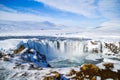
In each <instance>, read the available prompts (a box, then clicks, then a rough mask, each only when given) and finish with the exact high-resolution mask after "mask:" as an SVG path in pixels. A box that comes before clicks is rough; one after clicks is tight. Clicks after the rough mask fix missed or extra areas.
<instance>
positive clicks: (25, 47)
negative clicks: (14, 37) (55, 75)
mask: <svg viewBox="0 0 120 80" xmlns="http://www.w3.org/2000/svg"><path fill="white" fill-rule="evenodd" d="M40 49H41V44H39V43H37V42H34V41H31V40H28V41H27V42H25V43H24V42H22V43H21V42H20V43H19V44H18V48H17V49H15V50H14V54H15V55H19V56H20V59H21V60H22V62H26V63H32V64H33V67H35V68H38V67H51V66H50V65H49V64H48V63H47V59H46V56H45V55H44V53H42V52H41V50H40Z"/></svg>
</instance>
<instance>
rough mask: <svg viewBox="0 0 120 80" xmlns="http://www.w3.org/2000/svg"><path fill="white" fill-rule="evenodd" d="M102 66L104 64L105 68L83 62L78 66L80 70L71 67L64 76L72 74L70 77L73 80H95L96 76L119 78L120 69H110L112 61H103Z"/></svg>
mask: <svg viewBox="0 0 120 80" xmlns="http://www.w3.org/2000/svg"><path fill="white" fill-rule="evenodd" d="M103 66H105V69H100V68H99V67H97V66H95V65H93V64H83V65H82V66H81V67H80V71H75V70H74V69H72V70H70V72H69V73H68V74H67V75H66V76H72V77H71V78H70V79H73V80H86V79H89V80H97V79H96V77H100V78H101V80H106V79H110V78H111V79H113V80H120V77H119V75H120V70H118V71H113V70H112V69H111V68H114V64H113V63H105V64H103Z"/></svg>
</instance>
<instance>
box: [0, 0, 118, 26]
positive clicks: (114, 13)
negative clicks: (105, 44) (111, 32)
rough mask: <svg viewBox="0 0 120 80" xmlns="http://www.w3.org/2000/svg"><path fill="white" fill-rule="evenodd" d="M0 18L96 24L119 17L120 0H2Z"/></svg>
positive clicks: (75, 24) (80, 24)
mask: <svg viewBox="0 0 120 80" xmlns="http://www.w3.org/2000/svg"><path fill="white" fill-rule="evenodd" d="M0 20H7V21H37V22H42V21H49V22H52V23H55V24H61V25H66V26H72V27H85V28H86V27H90V28H91V27H97V26H100V25H101V24H103V23H105V22H111V21H113V22H115V21H117V22H119V21H120V0H0Z"/></svg>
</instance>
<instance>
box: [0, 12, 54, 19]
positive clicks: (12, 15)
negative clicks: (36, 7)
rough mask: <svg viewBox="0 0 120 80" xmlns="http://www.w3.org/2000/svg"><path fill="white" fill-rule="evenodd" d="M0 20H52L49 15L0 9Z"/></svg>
mask: <svg viewBox="0 0 120 80" xmlns="http://www.w3.org/2000/svg"><path fill="white" fill-rule="evenodd" d="M0 20H13V21H46V20H52V18H49V17H42V16H36V15H33V14H27V13H13V12H5V11H0Z"/></svg>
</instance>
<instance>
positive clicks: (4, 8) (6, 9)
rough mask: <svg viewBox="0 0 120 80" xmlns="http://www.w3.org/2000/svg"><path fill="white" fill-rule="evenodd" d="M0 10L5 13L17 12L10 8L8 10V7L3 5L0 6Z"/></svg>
mask: <svg viewBox="0 0 120 80" xmlns="http://www.w3.org/2000/svg"><path fill="white" fill-rule="evenodd" d="M0 10H1V11H7V12H14V13H15V12H17V11H16V10H14V9H11V8H8V7H6V6H4V5H3V4H0Z"/></svg>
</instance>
